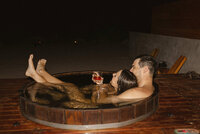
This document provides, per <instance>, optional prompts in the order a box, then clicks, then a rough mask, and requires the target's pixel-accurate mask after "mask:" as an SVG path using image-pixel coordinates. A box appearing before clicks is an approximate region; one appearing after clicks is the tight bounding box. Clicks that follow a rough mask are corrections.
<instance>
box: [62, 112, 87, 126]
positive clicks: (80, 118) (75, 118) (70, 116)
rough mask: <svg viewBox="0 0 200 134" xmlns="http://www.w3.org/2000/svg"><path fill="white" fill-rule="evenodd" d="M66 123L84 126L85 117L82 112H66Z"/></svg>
mask: <svg viewBox="0 0 200 134" xmlns="http://www.w3.org/2000/svg"><path fill="white" fill-rule="evenodd" d="M65 117H66V123H65V124H72V125H83V122H84V118H85V117H84V115H83V111H82V110H66V111H65Z"/></svg>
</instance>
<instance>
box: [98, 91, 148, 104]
mask: <svg viewBox="0 0 200 134" xmlns="http://www.w3.org/2000/svg"><path fill="white" fill-rule="evenodd" d="M140 90H141V89H140V88H134V89H129V90H127V91H125V92H123V93H122V94H120V95H117V96H110V97H106V98H101V99H99V100H97V103H102V104H108V103H121V102H129V101H133V102H136V101H139V100H141V99H144V98H146V96H145V94H144V93H143V92H141V91H140Z"/></svg>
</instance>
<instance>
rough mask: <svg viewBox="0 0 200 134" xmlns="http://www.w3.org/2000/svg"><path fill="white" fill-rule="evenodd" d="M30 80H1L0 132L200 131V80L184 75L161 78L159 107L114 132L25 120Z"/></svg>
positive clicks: (165, 133) (143, 133)
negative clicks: (23, 95) (22, 94)
mask: <svg viewBox="0 0 200 134" xmlns="http://www.w3.org/2000/svg"><path fill="white" fill-rule="evenodd" d="M26 82H28V80H27V79H1V80H0V133H2V134H6V133H9V134H12V133H23V134H24V133H28V134H31V133H36V134H45V133H48V134H49V133H53V134H55V133H59V134H60V133H70V134H72V133H76V134H79V133H90V134H91V133H95V134H99V133H102V134H103V133H109V134H121V133H123V134H130V133H136V134H137V133H140V134H173V133H174V129H177V128H195V129H198V130H200V80H191V79H186V78H184V77H183V76H182V75H158V77H157V78H156V82H157V83H158V84H159V88H160V93H159V108H158V110H157V111H156V113H154V114H153V115H152V116H150V117H148V118H147V119H145V120H143V121H140V122H136V123H134V124H132V125H128V126H125V127H121V128H115V129H102V130H90V131H80V130H79V131H76V130H63V129H56V128H52V127H47V126H43V125H40V124H37V123H34V122H32V121H29V120H27V119H26V118H24V117H23V116H22V115H21V113H20V108H19V92H18V90H19V89H21V88H22V87H23V86H24V84H25V83H26Z"/></svg>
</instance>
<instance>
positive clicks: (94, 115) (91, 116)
mask: <svg viewBox="0 0 200 134" xmlns="http://www.w3.org/2000/svg"><path fill="white" fill-rule="evenodd" d="M83 112H84V121H83V124H84V125H92V124H101V123H102V122H101V116H102V115H101V110H84V111H83Z"/></svg>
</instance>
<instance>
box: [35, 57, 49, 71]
mask: <svg viewBox="0 0 200 134" xmlns="http://www.w3.org/2000/svg"><path fill="white" fill-rule="evenodd" d="M46 62H47V60H45V59H41V60H39V61H38V64H37V68H36V72H37V73H38V74H40V73H41V71H43V70H45V65H46Z"/></svg>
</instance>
